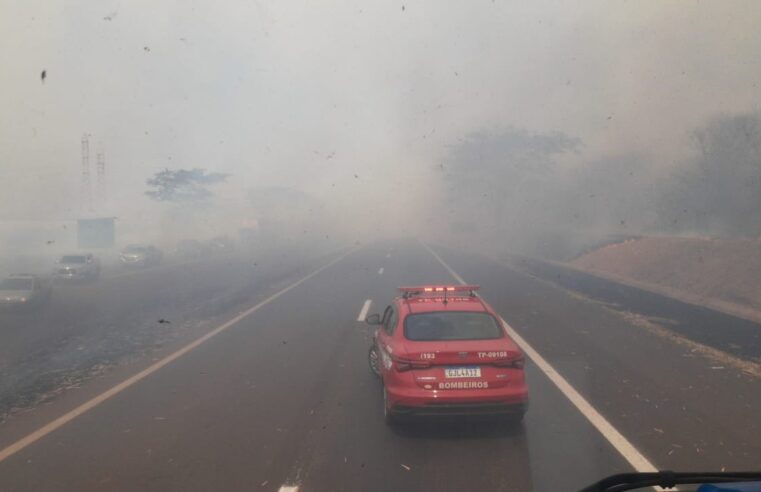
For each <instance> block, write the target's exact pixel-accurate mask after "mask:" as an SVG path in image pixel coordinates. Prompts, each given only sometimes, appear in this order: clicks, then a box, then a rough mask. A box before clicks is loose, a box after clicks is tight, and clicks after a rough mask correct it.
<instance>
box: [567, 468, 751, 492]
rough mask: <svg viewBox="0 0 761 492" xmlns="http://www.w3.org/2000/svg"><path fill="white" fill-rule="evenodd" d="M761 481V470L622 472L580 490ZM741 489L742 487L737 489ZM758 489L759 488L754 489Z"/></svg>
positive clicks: (601, 491)
mask: <svg viewBox="0 0 761 492" xmlns="http://www.w3.org/2000/svg"><path fill="white" fill-rule="evenodd" d="M753 481H761V472H673V471H659V472H652V473H621V474H618V475H611V476H610V477H607V478H604V479H602V480H600V481H599V482H597V483H594V484H592V485H590V486H588V487H585V488H583V489H581V491H580V492H618V491H622V490H636V489H641V488H646V487H662V488H664V489H670V488H674V487H676V486H677V485H687V484H693V485H699V484H708V483H736V482H753ZM737 490H741V489H737ZM753 490H757V489H753Z"/></svg>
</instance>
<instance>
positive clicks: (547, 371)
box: [423, 243, 658, 472]
mask: <svg viewBox="0 0 761 492" xmlns="http://www.w3.org/2000/svg"><path fill="white" fill-rule="evenodd" d="M423 246H424V247H425V248H426V249H427V250H428V251H429V252H430V253H431V254H432V255H433V256H434V258H436V259H437V260H438V261H439V263H441V265H442V266H443V267H444V268H446V270H447V271H448V272H449V273H450V275H452V277H454V278H455V279H456V280H457V281H458V282H459V283H460V284H465V283H466V282H465V280H463V278H462V277H461V276H459V275H458V274H457V272H455V271H454V270H453V269H452V267H450V266H449V265H447V264H446V262H445V261H444V260H442V259H441V257H440V256H439V255H438V254H436V252H435V251H434V250H432V249H431V248H430V247H429V246H428V245H427V244H425V243H423ZM502 322H503V323H504V324H505V328H506V329H507V332H508V334H509V335H510V337H511V338H512V339H513V340H514V341H515V343H517V344H518V346H519V347H520V348H521V350H523V352H525V353H526V355H527V356H528V357H529V358H530V359H531V360H532V361H533V362H534V364H536V366H537V367H538V368H539V370H540V371H542V372H543V373H544V375H545V376H547V378H549V380H550V381H551V382H552V383H553V384H554V385H555V386H556V387H557V388H558V389H559V390H560V392H561V393H563V395H564V396H565V397H566V398H568V400H569V401H570V402H571V403H572V404H573V406H575V407H576V409H577V410H578V411H579V412H581V414H582V415H583V416H584V417H586V419H587V420H588V421H589V423H590V424H592V426H594V428H595V429H597V431H598V432H599V433H600V434H602V436H603V437H604V438H605V439H606V440H607V441H608V442H609V443H610V444H611V446H613V447H614V448H616V450H617V451H618V452H619V453H620V454H621V456H623V457H624V459H626V461H628V462H629V464H630V465H631V466H632V467H633V468H634V469H635V470H637V471H638V472H655V471H658V469H657V468H656V467H655V466H654V465H653V464H652V463H651V462H650V461H649V460H648V459H647V458H645V456H644V455H643V454H642V453H641V452H640V451H639V450H638V449H637V448H635V447H634V445H633V444H632V443H631V442H629V440H628V439H626V437H624V435H623V434H621V433H620V432H619V431H618V430H617V429H616V428H615V427H613V425H612V424H611V423H610V422H608V420H607V419H606V418H605V417H603V416H602V414H600V412H598V411H597V409H595V408H594V407H593V406H592V405H591V404H590V403H589V402H588V401H587V400H586V399H585V398H584V397H583V396H581V394H580V393H579V392H578V391H576V389H575V388H574V387H573V386H571V384H570V383H569V382H568V381H567V380H566V379H565V378H564V377H563V376H561V375H560V373H558V372H557V371H556V370H555V368H554V367H552V365H551V364H550V363H549V362H547V361H546V360H545V359H544V357H542V356H541V355H540V354H539V352H537V351H536V350H534V348H533V347H532V346H531V345H529V344H528V342H526V340H524V339H523V337H521V336H520V335H519V334H518V333H516V332H515V330H513V328H512V327H511V326H510V325H508V324H507V323H506V322H505V320H502Z"/></svg>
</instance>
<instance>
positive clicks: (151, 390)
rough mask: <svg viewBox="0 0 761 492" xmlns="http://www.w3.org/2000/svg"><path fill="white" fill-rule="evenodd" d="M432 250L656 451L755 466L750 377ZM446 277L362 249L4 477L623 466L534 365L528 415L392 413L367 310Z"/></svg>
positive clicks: (439, 476)
mask: <svg viewBox="0 0 761 492" xmlns="http://www.w3.org/2000/svg"><path fill="white" fill-rule="evenodd" d="M440 252H441V254H442V257H443V258H444V259H445V261H447V262H448V263H449V264H450V265H451V267H453V268H454V269H455V270H456V271H457V272H458V273H459V274H460V275H462V276H463V277H464V278H465V279H466V280H468V281H470V282H477V283H481V284H482V285H483V286H484V290H483V293H484V295H485V297H486V298H487V299H488V300H489V301H490V302H491V303H492V304H493V305H494V306H495V307H496V308H497V310H498V311H499V312H500V313H501V314H502V315H503V316H504V317H505V319H506V320H507V321H508V322H509V323H510V324H511V325H512V326H513V327H514V328H515V329H516V330H518V331H519V332H520V333H521V335H522V336H524V337H525V338H526V340H527V341H528V342H529V343H531V344H532V346H533V347H534V348H535V349H536V350H537V351H538V352H540V353H541V354H542V355H543V356H544V357H545V358H547V360H548V361H550V362H551V363H552V364H553V365H554V366H555V367H556V368H557V369H558V371H559V372H560V373H561V374H562V375H563V376H565V377H566V379H567V380H568V381H569V382H570V383H571V384H572V385H573V386H574V387H575V388H576V389H577V390H578V391H579V392H580V393H581V394H583V396H584V397H585V398H587V399H588V400H589V402H590V403H592V404H593V405H594V406H595V407H596V408H597V409H598V410H599V411H600V412H601V413H602V414H603V415H604V416H605V417H606V418H608V419H609V420H610V422H611V423H612V424H613V425H614V426H615V427H616V428H617V429H619V430H620V431H621V432H622V433H623V434H624V435H625V436H626V437H627V438H628V439H629V440H630V441H632V442H633V443H634V444H635V445H636V446H637V448H638V449H639V450H640V451H641V452H642V453H643V454H644V455H645V456H647V457H648V458H650V459H651V460H652V461H653V462H654V463H655V464H656V465H658V466H661V467H673V468H682V469H696V468H701V467H711V468H714V469H716V468H720V467H721V466H726V467H727V468H728V469H737V468H750V467H753V466H754V465H755V467H756V468H759V464H758V463H755V461H756V460H758V456H761V455H760V454H759V453H758V449H757V444H755V443H754V442H749V441H752V439H751V438H749V436H752V435H753V432H754V431H755V430H756V427H754V425H757V424H755V423H754V420H755V418H754V415H755V413H754V410H757V409H758V408H761V407H760V406H759V405H761V402H759V401H758V397H756V396H753V395H754V393H755V394H760V393H761V392H758V383H757V382H756V381H755V380H753V379H751V378H747V377H745V376H742V375H738V374H735V373H733V372H732V371H731V370H727V369H723V370H716V369H712V367H715V366H711V365H710V364H711V362H710V361H706V360H704V359H703V358H702V357H700V356H696V355H695V354H689V353H685V349H684V347H682V346H680V345H678V344H675V343H674V342H673V341H671V340H664V339H660V338H657V336H656V335H654V334H652V333H650V332H648V331H646V330H644V329H643V328H642V327H640V326H637V325H636V324H633V323H631V322H630V321H628V320H627V319H625V318H622V317H620V316H618V315H616V314H615V313H612V312H610V310H609V309H608V308H606V307H605V306H602V305H599V304H597V303H594V302H588V301H585V300H582V299H579V298H578V297H576V296H573V295H570V294H569V293H568V292H565V291H564V290H562V289H558V288H557V287H555V286H553V285H551V284H548V283H545V282H542V281H540V280H537V279H534V278H532V277H528V276H526V275H523V274H520V273H518V272H515V271H514V270H512V269H510V268H508V267H506V266H504V265H498V264H496V263H494V262H491V261H489V260H485V259H483V258H479V257H475V256H471V255H464V254H461V253H457V252H454V251H449V250H441V251H440ZM381 269H383V270H381ZM381 272H382V273H381ZM438 282H447V283H449V282H452V278H451V276H450V274H449V273H448V272H447V270H446V269H445V268H444V267H443V266H442V265H441V264H439V262H438V261H437V260H436V259H435V258H434V257H433V256H432V255H431V254H430V253H429V252H428V251H426V250H425V249H424V248H423V247H422V246H420V245H419V244H417V243H394V244H391V243H388V244H386V243H384V244H375V245H371V246H367V247H365V248H362V249H360V250H358V251H356V252H354V253H353V254H351V255H349V256H347V257H345V258H344V259H342V260H341V261H339V262H338V263H336V264H334V265H332V266H330V267H329V268H327V269H325V270H324V271H321V272H320V273H319V274H317V275H315V276H313V277H311V278H309V279H307V280H305V281H304V282H303V283H302V284H300V285H298V286H296V287H294V288H293V289H292V290H290V291H288V292H286V293H284V294H283V295H282V296H280V297H278V298H277V299H274V300H273V301H272V302H270V303H268V304H266V305H264V306H262V307H261V308H260V309H259V310H257V311H255V312H253V313H252V314H251V315H250V316H248V317H246V318H244V319H242V320H241V321H240V322H238V323H237V324H235V325H233V326H231V327H230V328H229V329H227V330H226V331H224V332H221V333H220V334H219V335H217V336H215V337H214V338H212V339H210V340H208V341H207V342H206V343H204V344H203V345H201V346H199V347H198V348H197V349H195V350H194V351H192V352H190V353H188V354H187V355H185V356H184V357H182V358H180V359H177V360H175V361H174V362H172V363H170V364H168V365H166V366H164V367H163V368H162V369H160V370H158V371H157V372H155V373H153V374H151V375H150V376H148V377H147V378H146V379H144V380H142V381H140V382H139V383H137V384H135V385H134V386H131V387H129V388H128V389H126V390H124V391H123V392H121V393H119V394H118V395H116V396H114V397H112V398H110V399H108V400H106V401H105V402H104V403H102V404H100V405H99V406H97V407H95V408H94V409H92V410H90V411H89V412H88V413H85V414H84V415H82V416H80V417H78V418H76V419H74V420H72V421H71V422H69V423H68V424H66V425H64V426H63V427H61V428H59V429H57V430H55V431H54V432H52V433H51V434H49V435H47V436H45V437H44V438H42V439H41V440H39V441H37V442H35V443H33V444H31V445H30V446H29V447H27V448H25V449H23V450H21V451H20V452H18V453H16V454H14V455H13V456H10V457H9V458H7V459H6V460H4V461H2V462H0V489H2V490H60V489H76V490H104V489H107V490H108V489H111V490H125V489H148V490H167V489H170V490H172V489H175V490H209V489H219V490H243V489H245V490H251V489H255V490H278V489H279V487H281V486H282V485H284V484H288V485H298V486H299V487H300V490H358V489H360V490H406V489H411V488H416V489H421V488H422V489H436V490H463V489H478V488H482V489H489V490H530V489H534V490H572V489H574V488H576V487H578V486H581V485H583V484H585V483H588V482H591V481H593V480H595V479H597V478H599V477H601V476H602V475H605V474H609V473H613V472H618V471H627V470H630V469H631V466H630V465H629V464H628V463H627V461H626V460H625V459H624V458H623V457H622V456H621V455H620V454H619V453H618V451H617V450H616V449H615V448H614V447H613V446H612V445H611V444H610V443H609V442H608V441H607V440H606V439H605V438H604V437H603V436H602V435H601V434H600V433H599V432H598V431H597V430H596V429H595V427H594V426H593V425H591V424H590V422H589V421H588V420H587V419H586V417H585V416H583V415H582V414H581V413H580V412H579V411H578V410H577V409H576V408H575V407H574V406H573V405H572V404H571V403H570V402H569V401H568V399H567V398H566V397H565V396H563V395H562V394H561V393H560V392H559V391H558V390H557V388H556V387H555V386H554V385H553V384H552V383H551V382H550V381H549V379H547V377H546V376H545V375H544V374H543V373H542V372H541V371H540V370H539V369H538V368H537V366H535V365H534V364H532V363H529V364H528V365H527V373H528V380H529V384H530V388H531V407H530V410H529V413H528V415H527V418H526V421H525V423H524V425H523V426H522V427H520V428H517V429H504V428H501V427H498V426H494V425H489V424H480V423H473V422H455V423H451V422H450V423H427V424H422V425H419V426H412V427H402V428H399V429H390V428H388V427H386V426H385V424H384V423H383V421H382V410H381V394H380V387H379V384H378V382H377V381H376V380H375V379H374V378H373V377H372V376H371V375H370V373H369V371H368V369H367V365H366V358H365V357H366V350H367V347H368V343H369V337H370V330H369V327H367V326H366V325H364V324H362V323H359V322H358V321H357V317H358V313H359V311H360V310H361V309H362V307H363V306H364V305H365V303H366V301H367V300H368V299H369V300H371V307H370V309H369V311H370V312H378V311H380V310H382V308H383V307H384V305H385V303H387V302H388V300H389V299H390V298H391V296H393V295H394V294H395V292H394V289H395V287H397V286H398V285H403V284H415V283H438ZM48 410H50V408H48ZM6 431H7V429H2V428H0V447H4V446H6V445H8V444H10V442H12V439H10V437H9V436H10V434H12V433H9V432H6ZM719 441H721V444H720V443H719ZM696 444H697V445H698V449H695V447H694V446H695V445H696ZM701 446H702V447H701Z"/></svg>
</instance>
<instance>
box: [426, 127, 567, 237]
mask: <svg viewBox="0 0 761 492" xmlns="http://www.w3.org/2000/svg"><path fill="white" fill-rule="evenodd" d="M580 147H581V141H580V140H579V139H577V138H573V137H570V136H568V135H565V134H563V133H558V132H553V133H530V132H528V131H526V130H523V129H519V128H508V129H507V130H504V131H500V132H478V133H473V134H471V135H469V136H468V137H466V138H465V139H464V140H462V141H461V142H460V143H459V144H457V145H455V146H453V147H452V148H451V150H450V153H449V155H448V157H447V158H446V159H445V160H444V162H443V163H442V166H441V168H442V171H443V172H444V177H445V195H446V203H447V204H448V205H449V208H450V210H452V215H453V217H452V221H451V223H452V224H457V223H460V222H462V221H463V220H465V221H469V222H471V223H472V222H478V223H479V224H481V225H482V226H484V228H485V229H491V230H493V231H494V232H495V233H497V234H498V235H499V234H501V232H500V231H506V232H509V231H514V230H516V229H518V228H520V227H522V226H524V225H525V224H526V221H527V219H528V218H529V217H533V218H535V217H536V214H534V213H528V214H527V213H526V212H527V209H528V210H529V212H534V211H535V209H536V207H541V199H542V195H543V193H544V192H545V191H546V189H547V186H546V184H547V183H546V180H547V178H548V177H550V176H551V175H552V172H553V171H554V169H555V158H556V157H557V156H559V155H561V154H565V153H568V152H576V151H577V150H578V149H579V148H580ZM474 213H475V214H477V215H478V220H477V221H474V220H473V214H474Z"/></svg>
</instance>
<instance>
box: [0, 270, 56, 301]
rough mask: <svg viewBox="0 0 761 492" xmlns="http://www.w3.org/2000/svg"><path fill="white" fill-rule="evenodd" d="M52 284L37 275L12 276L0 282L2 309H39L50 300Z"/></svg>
mask: <svg viewBox="0 0 761 492" xmlns="http://www.w3.org/2000/svg"><path fill="white" fill-rule="evenodd" d="M51 291H52V289H51V288H50V282H49V281H48V280H47V279H43V278H42V277H38V276H37V275H22V274H19V275H11V276H9V277H7V278H4V279H2V280H0V308H4V309H14V308H16V309H23V308H32V307H37V306H40V305H42V304H44V303H45V302H47V300H48V299H49V298H50V293H51Z"/></svg>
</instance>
